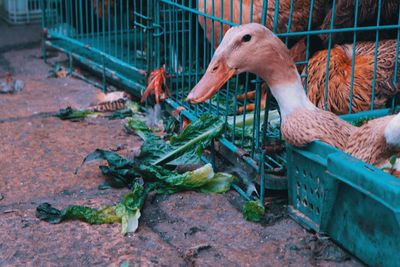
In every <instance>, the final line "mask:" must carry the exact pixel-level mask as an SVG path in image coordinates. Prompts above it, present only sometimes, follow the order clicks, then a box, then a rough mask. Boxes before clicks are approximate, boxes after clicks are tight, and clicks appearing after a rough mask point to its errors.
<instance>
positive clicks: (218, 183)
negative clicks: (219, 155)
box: [198, 172, 236, 193]
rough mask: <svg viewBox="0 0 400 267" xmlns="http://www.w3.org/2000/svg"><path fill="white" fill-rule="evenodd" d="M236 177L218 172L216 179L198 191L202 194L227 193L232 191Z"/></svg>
mask: <svg viewBox="0 0 400 267" xmlns="http://www.w3.org/2000/svg"><path fill="white" fill-rule="evenodd" d="M235 178H236V177H235V176H234V175H232V174H229V173H223V172H218V173H216V174H215V175H214V177H213V178H212V179H211V180H210V181H209V182H207V183H206V184H205V185H204V186H202V187H200V188H199V190H198V191H200V192H202V193H225V192H228V191H229V190H230V189H231V185H232V182H233V180H235Z"/></svg>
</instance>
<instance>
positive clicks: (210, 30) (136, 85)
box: [42, 0, 400, 189]
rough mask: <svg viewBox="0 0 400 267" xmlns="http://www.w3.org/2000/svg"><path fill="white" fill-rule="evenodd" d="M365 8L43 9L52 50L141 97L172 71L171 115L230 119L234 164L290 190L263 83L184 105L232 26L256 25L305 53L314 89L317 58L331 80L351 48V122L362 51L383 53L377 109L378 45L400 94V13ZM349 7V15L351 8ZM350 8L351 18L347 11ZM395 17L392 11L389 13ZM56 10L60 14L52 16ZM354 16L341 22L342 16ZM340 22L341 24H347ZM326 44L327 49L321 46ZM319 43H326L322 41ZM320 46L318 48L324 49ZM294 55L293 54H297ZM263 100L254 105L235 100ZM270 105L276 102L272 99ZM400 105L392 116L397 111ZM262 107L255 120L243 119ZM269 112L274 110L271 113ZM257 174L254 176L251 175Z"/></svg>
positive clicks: (314, 0)
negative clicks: (157, 74) (320, 53)
mask: <svg viewBox="0 0 400 267" xmlns="http://www.w3.org/2000/svg"><path fill="white" fill-rule="evenodd" d="M366 2H371V1H364V0H353V1H347V0H346V1H343V0H308V1H299V0H280V1H279V0H227V1H222V0H141V1H140V0H114V1H111V0H90V1H83V0H42V7H43V26H44V28H45V29H47V39H46V42H47V45H50V46H53V47H56V48H58V49H60V50H62V51H64V52H66V53H67V54H68V55H70V57H71V58H72V59H73V60H78V61H80V62H81V63H84V64H85V65H87V66H88V67H89V68H91V69H93V70H95V71H97V72H99V73H100V74H102V76H103V81H104V83H103V86H104V87H105V86H106V83H105V81H106V80H107V79H111V80H113V81H117V82H119V83H121V84H122V85H123V86H125V88H126V89H129V90H130V91H131V92H133V93H134V94H136V95H140V93H141V92H142V91H143V89H144V88H145V86H146V76H147V75H148V74H149V73H150V72H151V71H152V70H154V69H156V68H159V67H161V66H162V65H164V64H165V66H166V71H167V73H168V74H169V76H170V78H169V79H168V86H169V88H170V89H171V93H172V94H171V97H170V98H168V99H167V100H166V101H165V103H166V104H167V106H169V107H170V108H172V109H176V108H177V107H179V106H182V107H184V108H185V109H186V110H184V111H183V112H182V113H181V115H182V116H186V117H189V118H191V119H195V118H196V117H198V116H200V115H201V114H204V113H213V114H217V115H219V116H221V117H222V118H224V119H225V120H226V122H228V124H229V125H230V127H228V129H227V131H226V133H225V134H224V137H223V138H221V139H220V140H219V142H218V143H217V144H216V147H217V150H218V151H220V152H221V153H222V154H224V155H227V154H230V156H228V157H227V158H228V159H229V160H231V161H232V162H235V163H239V164H243V165H242V166H244V167H247V168H248V170H249V173H250V174H252V175H254V176H259V177H260V178H263V179H261V180H262V181H264V178H265V181H266V187H267V188H271V189H284V188H285V187H286V181H285V179H284V177H285V175H286V173H285V152H284V150H283V149H282V141H281V137H280V132H279V111H278V110H277V107H276V105H274V101H273V99H271V97H262V96H263V93H262V89H261V88H262V81H261V80H260V79H259V78H257V77H255V76H254V75H250V74H243V75H239V76H237V77H234V78H232V79H231V80H230V81H228V82H227V84H226V86H225V87H224V88H223V89H222V90H220V91H219V92H218V93H217V94H216V96H214V97H213V98H212V99H210V100H209V101H207V102H206V103H203V104H201V105H189V104H188V103H187V102H186V101H185V98H186V96H187V94H188V92H189V91H190V90H191V89H192V88H193V86H194V85H195V84H196V83H197V81H199V79H200V78H201V76H202V74H203V73H204V71H205V69H206V68H207V65H208V63H209V61H210V59H211V57H212V55H213V51H214V49H215V48H216V47H217V46H218V43H219V41H220V40H221V38H222V36H223V34H224V32H225V31H226V30H227V29H228V28H229V27H231V26H234V25H238V24H242V23H248V22H257V23H262V24H264V25H266V26H267V27H268V28H270V29H271V30H273V31H274V32H275V33H276V34H277V35H278V36H279V37H280V38H281V39H282V41H284V42H285V43H286V44H287V45H288V46H289V48H292V47H296V46H297V45H298V44H301V42H303V46H301V45H300V48H301V49H300V51H302V52H301V53H300V54H301V55H300V56H298V57H296V59H297V65H298V66H299V69H300V68H301V69H302V71H301V74H302V75H301V76H302V78H303V79H304V81H305V85H306V86H305V87H306V89H307V79H308V77H309V76H310V75H312V74H311V73H308V63H309V61H310V58H312V57H313V52H315V51H316V50H320V49H322V50H324V49H327V53H326V57H327V60H326V61H327V64H326V68H325V72H329V70H330V66H329V62H330V59H331V51H332V49H333V48H334V46H335V45H337V44H338V45H340V44H350V45H352V46H351V49H350V51H351V53H350V52H349V53H350V54H351V60H350V61H349V63H348V65H349V68H348V71H349V72H350V73H351V82H350V85H349V87H350V88H349V100H348V101H349V103H350V104H349V105H348V113H352V112H353V110H352V103H353V101H355V100H354V99H356V98H357V97H358V96H357V95H354V92H353V89H354V83H355V80H356V79H355V77H354V76H355V75H357V68H358V67H357V65H356V63H357V57H358V56H356V52H357V51H358V50H357V47H356V45H355V44H358V43H360V40H362V41H368V42H371V43H373V44H374V53H373V57H374V58H373V62H374V65H373V74H372V78H371V79H372V81H371V99H370V102H371V105H370V106H369V107H368V109H371V110H372V109H375V108H376V106H375V104H374V103H375V98H377V97H379V90H378V89H379V83H378V82H376V81H377V80H378V79H379V78H380V77H381V73H380V72H379V71H380V66H378V64H377V62H378V60H377V59H378V55H379V54H378V52H379V47H380V45H378V44H379V43H380V41H381V40H382V39H391V40H393V42H394V47H393V49H392V50H393V51H392V52H391V53H392V55H394V56H393V57H394V60H392V61H391V65H390V69H391V70H388V71H391V73H392V75H390V81H389V80H388V81H387V82H391V83H392V85H393V86H392V87H393V88H396V86H397V85H398V82H399V81H398V79H399V66H398V65H399V64H398V54H399V43H400V42H399V39H400V10H399V3H397V2H396V1H391V0H378V1H376V3H375V6H373V7H372V8H370V9H368V10H367V11H368V12H369V13H368V14H367V16H366V14H365V11H366V10H364V9H363V8H364V7H365V5H367V3H366ZM346 5H347V6H346ZM343 6H345V8H343ZM390 8H392V9H390ZM54 9H56V10H57V11H58V12H57V13H56V14H54V12H47V10H54ZM344 10H345V11H346V12H347V13H346V15H347V20H344V21H341V20H342V15H343V14H341V13H340V12H344ZM339 22H340V23H339ZM316 37H318V38H319V39H320V40H322V41H321V44H319V43H318V42H317V41H316V40H317V39H318V38H316ZM319 39H318V40H319ZM317 43H318V45H317ZM292 51H293V50H292ZM329 77H330V75H325V81H324V82H323V86H322V87H323V88H322V90H323V91H324V96H323V98H324V99H323V104H324V105H323V107H324V108H326V109H329V106H328V102H329V97H330V96H329V94H328V88H329V84H330V80H329ZM251 90H256V94H255V96H256V97H255V98H254V99H249V98H247V97H245V98H244V99H243V100H238V99H237V97H236V96H238V95H239V94H243V93H247V92H249V91H251ZM267 96H269V94H267ZM395 100H396V97H391V98H390V99H388V100H387V103H386V106H388V107H392V106H394V105H395ZM249 104H254V111H251V112H244V113H243V114H239V113H238V112H237V110H238V108H239V107H241V106H242V107H243V106H244V107H246V106H249ZM263 106H266V108H262V107H263ZM251 170H252V171H253V172H251Z"/></svg>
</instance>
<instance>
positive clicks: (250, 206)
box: [243, 201, 265, 222]
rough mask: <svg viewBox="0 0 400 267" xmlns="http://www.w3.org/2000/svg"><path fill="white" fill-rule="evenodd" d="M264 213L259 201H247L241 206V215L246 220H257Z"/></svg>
mask: <svg viewBox="0 0 400 267" xmlns="http://www.w3.org/2000/svg"><path fill="white" fill-rule="evenodd" d="M264 214H265V208H264V207H263V206H262V205H261V204H260V202H259V201H247V202H246V203H245V204H244V206H243V216H244V218H245V219H246V220H248V221H252V222H259V221H261V220H262V218H263V217H264Z"/></svg>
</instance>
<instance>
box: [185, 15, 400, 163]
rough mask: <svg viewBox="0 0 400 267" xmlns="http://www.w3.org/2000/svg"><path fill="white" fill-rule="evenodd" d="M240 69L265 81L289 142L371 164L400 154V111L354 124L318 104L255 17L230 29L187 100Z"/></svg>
mask: <svg viewBox="0 0 400 267" xmlns="http://www.w3.org/2000/svg"><path fill="white" fill-rule="evenodd" d="M242 72H251V73H254V74H256V75H258V76H260V77H262V78H263V79H264V80H265V82H266V83H267V85H268V86H269V88H270V91H271V93H272V95H273V96H274V97H275V99H276V101H277V103H278V105H279V108H280V112H281V122H282V123H281V132H282V136H283V138H284V139H285V141H286V142H287V143H289V144H291V145H293V146H296V147H304V146H305V145H307V144H308V143H311V142H313V141H316V140H319V141H322V142H325V143H327V144H329V145H331V146H333V147H336V148H338V149H341V150H342V151H345V152H347V153H349V154H350V155H352V156H354V157H356V158H358V159H360V160H364V161H366V162H367V163H371V164H382V163H384V162H387V161H388V156H389V155H391V154H392V155H393V154H395V155H398V154H400V114H398V115H395V116H393V115H392V116H386V117H383V118H379V119H375V120H371V121H369V122H368V123H367V124H364V125H363V126H361V127H359V128H358V127H356V126H353V125H351V124H349V123H348V122H346V121H344V120H343V119H341V118H340V117H339V116H337V115H336V114H334V113H332V112H330V111H325V110H323V109H320V108H318V107H317V106H316V105H315V104H313V103H312V102H311V100H310V99H309V98H308V97H307V95H306V93H305V90H304V87H303V84H302V81H301V78H300V75H299V73H298V71H297V69H296V66H295V64H294V61H293V60H292V58H291V56H290V52H289V50H288V48H287V47H286V46H285V44H284V43H283V42H282V41H281V40H280V39H279V38H278V37H277V36H276V35H274V34H273V33H272V32H271V31H270V30H269V29H267V28H266V27H264V26H263V25H260V24H257V23H251V24H246V25H242V26H236V27H232V28H231V29H229V30H228V32H227V33H226V35H225V36H224V38H223V40H222V42H221V44H220V46H219V47H218V48H217V50H216V51H215V54H214V56H213V58H212V60H211V62H210V64H209V66H208V68H207V70H206V72H205V74H204V76H203V77H202V78H201V79H200V81H199V82H198V83H197V84H196V86H195V87H194V88H193V89H192V90H191V91H190V93H189V95H188V96H187V101H188V102H189V103H191V104H198V103H202V102H204V101H207V100H208V99H210V98H211V97H212V96H213V95H214V94H215V93H216V92H217V91H218V90H219V89H221V87H222V86H223V85H224V84H225V82H226V81H227V80H229V79H230V78H231V77H232V76H233V75H236V74H239V73H242ZM382 144H384V145H382ZM398 165H399V166H400V164H398ZM399 169H400V168H399Z"/></svg>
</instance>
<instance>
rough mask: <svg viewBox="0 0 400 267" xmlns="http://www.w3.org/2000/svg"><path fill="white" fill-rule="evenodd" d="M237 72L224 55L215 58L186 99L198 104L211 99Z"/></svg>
mask: <svg viewBox="0 0 400 267" xmlns="http://www.w3.org/2000/svg"><path fill="white" fill-rule="evenodd" d="M236 73H237V70H236V69H233V68H231V67H229V66H228V65H227V64H226V60H225V59H224V58H223V57H221V58H218V59H213V60H212V61H211V63H210V65H209V66H208V68H207V71H206V73H205V74H204V75H203V77H202V78H201V80H200V81H199V82H198V83H197V85H196V86H195V87H194V88H193V89H192V91H191V92H190V93H189V95H188V97H187V98H186V101H188V102H189V103H191V104H198V103H202V102H204V101H206V100H208V99H210V98H211V97H212V96H213V95H214V94H215V93H217V92H218V90H219V89H221V87H222V86H223V85H224V84H225V83H226V81H228V80H229V79H230V78H231V77H232V76H233V75H235V74H236Z"/></svg>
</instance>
